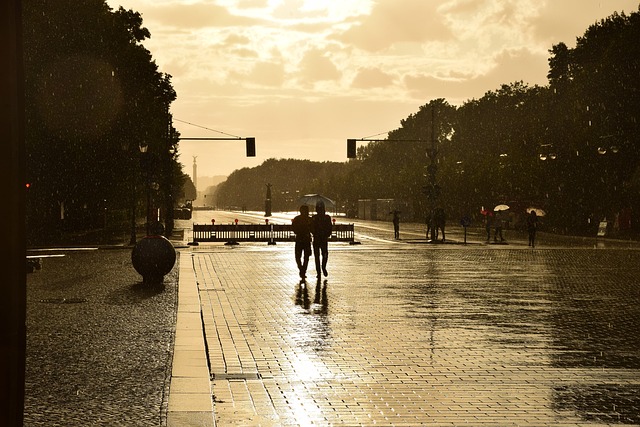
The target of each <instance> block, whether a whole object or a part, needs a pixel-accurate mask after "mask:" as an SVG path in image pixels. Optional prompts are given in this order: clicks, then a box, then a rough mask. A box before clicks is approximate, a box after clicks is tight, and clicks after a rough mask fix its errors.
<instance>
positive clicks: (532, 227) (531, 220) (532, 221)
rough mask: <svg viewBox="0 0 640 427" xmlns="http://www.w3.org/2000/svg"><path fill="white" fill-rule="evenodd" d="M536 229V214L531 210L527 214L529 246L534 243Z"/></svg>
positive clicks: (532, 245) (533, 245)
mask: <svg viewBox="0 0 640 427" xmlns="http://www.w3.org/2000/svg"><path fill="white" fill-rule="evenodd" d="M537 230H538V214H536V211H534V210H532V211H531V212H529V216H527V232H528V233H529V246H531V247H532V248H533V247H535V245H536V231H537Z"/></svg>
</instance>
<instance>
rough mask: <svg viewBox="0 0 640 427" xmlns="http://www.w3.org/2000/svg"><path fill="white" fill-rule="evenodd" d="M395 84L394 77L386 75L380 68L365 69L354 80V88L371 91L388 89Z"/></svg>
mask: <svg viewBox="0 0 640 427" xmlns="http://www.w3.org/2000/svg"><path fill="white" fill-rule="evenodd" d="M392 83H393V76H392V75H391V74H388V73H385V72H384V71H382V70H380V69H379V68H363V69H360V70H359V71H358V74H357V75H356V77H355V78H354V79H353V83H352V84H351V85H352V87H355V88H358V89H369V88H379V87H386V86H389V85H391V84H392Z"/></svg>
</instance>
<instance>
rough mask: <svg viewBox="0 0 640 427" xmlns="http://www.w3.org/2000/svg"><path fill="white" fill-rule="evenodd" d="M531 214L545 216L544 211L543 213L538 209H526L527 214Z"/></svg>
mask: <svg viewBox="0 0 640 427" xmlns="http://www.w3.org/2000/svg"><path fill="white" fill-rule="evenodd" d="M531 212H535V213H536V216H545V215H546V214H547V213H546V212H545V211H543V210H542V209H540V208H534V207H528V208H527V213H528V214H530V213H531Z"/></svg>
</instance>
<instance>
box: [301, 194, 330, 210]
mask: <svg viewBox="0 0 640 427" xmlns="http://www.w3.org/2000/svg"><path fill="white" fill-rule="evenodd" d="M318 201H322V202H324V207H325V208H326V209H330V208H334V207H335V205H336V204H335V203H334V201H333V200H331V199H330V198H328V197H325V196H323V195H321V194H305V195H304V196H302V197H300V198H299V199H298V203H300V204H301V205H307V206H312V207H315V206H316V203H318Z"/></svg>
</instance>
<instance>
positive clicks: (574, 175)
mask: <svg viewBox="0 0 640 427" xmlns="http://www.w3.org/2000/svg"><path fill="white" fill-rule="evenodd" d="M638 40H640V13H638V12H633V13H631V14H629V15H626V14H624V13H620V14H618V13H614V14H613V15H611V16H609V17H607V18H605V19H602V20H601V21H599V22H597V23H595V24H593V25H591V26H590V27H589V28H588V29H587V30H586V32H585V33H584V35H583V36H581V37H578V38H577V40H576V46H575V47H574V48H569V47H567V45H566V44H565V43H562V42H561V43H558V44H556V45H553V46H552V48H551V49H550V50H549V53H550V56H549V59H548V61H549V72H548V75H547V77H548V84H547V85H545V86H538V85H534V86H530V85H528V84H525V83H524V82H522V81H518V82H513V83H510V84H503V85H501V87H500V88H498V89H496V90H491V91H489V92H487V93H486V94H485V95H484V96H482V97H481V98H479V99H470V100H468V101H466V102H464V103H463V104H462V105H460V106H453V105H450V104H449V103H448V102H447V101H446V100H445V99H435V100H431V101H430V102H428V103H427V104H425V105H423V106H421V107H420V108H419V110H418V111H417V112H416V113H413V114H411V115H410V116H409V117H407V118H405V119H403V120H401V126H400V127H399V128H398V129H395V130H393V131H391V132H390V133H389V134H388V138H387V139H386V140H385V141H380V142H369V143H366V144H364V143H361V144H360V145H359V147H358V151H357V158H356V159H353V160H350V161H348V162H347V163H317V162H307V161H293V160H275V159H270V160H268V161H266V162H265V163H264V164H263V165H261V166H258V167H256V168H252V169H241V170H238V171H236V172H234V173H233V174H231V175H230V176H229V178H228V180H227V181H226V182H225V183H223V184H221V185H220V186H219V187H218V190H217V193H216V197H217V200H218V204H219V205H222V206H224V205H236V206H244V207H247V208H250V209H261V207H262V206H263V204H264V199H265V194H266V193H265V185H266V184H267V183H271V184H273V188H272V190H273V191H272V194H273V195H272V199H273V209H274V210H278V206H283V207H284V208H285V209H287V210H288V209H291V208H294V209H295V206H292V205H291V204H290V203H289V202H288V201H290V200H291V199H292V197H291V195H292V191H293V192H296V194H304V193H316V192H317V193H322V194H324V195H326V196H328V197H330V198H334V199H337V200H338V203H339V205H340V206H343V209H344V210H345V211H347V212H350V213H352V214H355V212H356V211H357V210H356V206H357V201H358V200H359V199H372V198H394V199H397V200H401V201H404V202H406V203H408V204H409V205H410V206H411V207H412V209H411V211H412V212H413V216H414V218H412V219H415V220H419V221H424V219H425V217H426V215H427V212H428V211H429V209H430V206H429V199H428V197H427V196H428V194H427V193H429V192H430V191H436V192H437V193H438V194H437V203H438V205H439V206H440V207H442V208H444V209H445V212H446V213H447V216H448V218H449V219H450V220H456V221H457V220H458V219H460V218H462V217H463V216H470V217H472V218H474V219H475V220H476V221H480V220H481V216H480V210H481V208H482V207H485V208H491V207H493V206H494V205H497V204H500V203H506V204H509V205H512V207H513V209H517V210H519V211H524V210H525V209H526V208H527V207H537V208H540V209H543V210H545V211H546V212H547V215H546V216H545V218H544V223H545V226H547V227H549V228H550V229H553V230H556V231H559V232H572V233H588V234H591V233H594V232H595V229H596V228H597V226H598V222H599V221H601V220H603V219H605V218H606V219H607V220H608V221H609V224H610V226H615V230H616V231H617V232H619V233H621V234H637V233H638V232H640V227H639V224H640V222H639V220H640V200H639V197H638V195H639V194H640V193H639V190H640V169H639V167H638V166H639V161H640V141H639V140H638V138H639V137H638V135H640V129H639V123H638V112H639V111H640V79H639V78H638V77H639V76H640V44H639V43H638ZM432 144H433V146H434V147H435V149H436V156H435V162H434V163H435V166H432V167H435V168H436V173H435V182H430V181H432V179H431V178H430V176H431V174H430V173H429V171H428V170H427V169H428V167H429V164H430V161H429V160H428V158H427V156H426V154H427V152H428V151H429V150H430V149H431V147H432ZM434 189H435V190H434ZM476 223H477V222H476Z"/></svg>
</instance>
